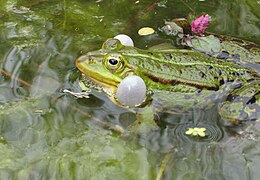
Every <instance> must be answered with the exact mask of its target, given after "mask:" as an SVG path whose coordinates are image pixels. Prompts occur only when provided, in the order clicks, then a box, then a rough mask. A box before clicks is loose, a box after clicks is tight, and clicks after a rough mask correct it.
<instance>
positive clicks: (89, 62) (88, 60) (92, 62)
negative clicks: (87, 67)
mask: <svg viewBox="0 0 260 180" xmlns="http://www.w3.org/2000/svg"><path fill="white" fill-rule="evenodd" d="M87 62H88V64H95V61H94V59H93V58H92V56H88V57H87Z"/></svg>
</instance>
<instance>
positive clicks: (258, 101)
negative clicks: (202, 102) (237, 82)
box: [219, 81, 260, 123]
mask: <svg viewBox="0 0 260 180" xmlns="http://www.w3.org/2000/svg"><path fill="white" fill-rule="evenodd" d="M219 113H220V115H221V117H222V118H223V119H224V120H228V121H230V122H233V123H238V122H240V121H253V120H254V121H260V85H259V81H256V82H252V83H250V84H249V85H247V86H245V87H242V88H240V89H237V90H235V91H233V92H232V93H231V94H230V95H229V96H228V97H227V100H226V101H225V102H223V103H221V104H220V105H219Z"/></svg>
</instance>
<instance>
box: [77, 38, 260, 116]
mask: <svg viewBox="0 0 260 180" xmlns="http://www.w3.org/2000/svg"><path fill="white" fill-rule="evenodd" d="M224 42H226V41H222V50H221V52H220V53H219V54H215V55H214V56H209V55H207V54H204V53H201V52H197V51H194V50H188V49H167V50H159V49H153V50H141V49H138V48H135V47H127V46H123V45H121V43H120V42H119V41H118V40H115V39H108V40H107V41H106V42H105V43H104V44H103V46H102V48H101V49H100V50H97V51H93V52H89V53H87V54H86V55H83V56H81V57H79V58H78V59H77V61H76V66H77V67H78V69H79V70H80V71H81V72H82V73H83V74H84V76H87V77H88V78H90V79H91V80H93V81H95V83H96V84H97V85H102V87H104V88H105V89H110V91H109V92H110V93H109V96H110V97H111V99H115V98H114V93H113V92H115V91H116V89H117V86H118V84H119V83H120V82H121V81H122V79H124V78H125V77H126V76H128V75H137V76H140V77H141V78H142V79H143V80H144V82H145V84H146V86H147V89H148V92H147V101H148V100H150V101H151V103H152V106H153V109H154V111H163V112H170V113H182V112H187V111H189V110H192V109H193V110H194V109H202V108H210V107H212V106H214V105H218V106H219V114H220V115H221V116H222V117H223V119H227V120H229V121H237V120H239V121H241V120H259V119H260V114H259V112H260V110H259V107H260V105H259V99H260V97H259V92H260V88H259V87H260V78H259V74H258V73H259V72H258V70H257V69H255V68H250V65H251V66H252V65H256V66H258V62H259V59H258V56H259V54H258V53H259V48H258V47H257V46H254V49H253V50H252V49H251V50H250V51H249V50H248V49H246V48H244V47H243V46H242V45H241V44H238V45H239V47H240V48H241V49H243V51H241V49H238V52H235V51H234V49H232V50H229V48H227V49H225V46H226V44H227V43H226V44H225V43H224ZM229 43H232V41H229ZM236 45H237V44H236ZM229 46H230V44H229ZM229 46H228V47H229ZM252 48H253V46H252ZM244 51H246V53H247V55H244ZM241 52H242V54H239V53H241ZM244 56H247V57H248V58H249V59H244V60H242V59H241V57H244ZM238 57H239V60H238ZM235 58H236V59H235ZM115 60H116V61H115ZM115 62H117V64H116V63H115ZM106 92H108V91H106ZM115 102H116V103H117V101H116V100H115Z"/></svg>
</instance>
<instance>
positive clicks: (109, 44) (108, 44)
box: [102, 39, 123, 51]
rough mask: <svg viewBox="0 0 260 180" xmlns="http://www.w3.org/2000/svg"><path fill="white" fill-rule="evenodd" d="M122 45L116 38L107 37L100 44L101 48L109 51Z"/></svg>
mask: <svg viewBox="0 0 260 180" xmlns="http://www.w3.org/2000/svg"><path fill="white" fill-rule="evenodd" d="M122 47H123V45H122V44H121V42H120V41H119V40H118V39H108V40H106V41H105V42H104V43H103V45H102V49H107V50H110V51H116V50H119V49H121V48H122Z"/></svg>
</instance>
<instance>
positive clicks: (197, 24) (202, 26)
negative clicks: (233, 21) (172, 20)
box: [191, 14, 211, 35]
mask: <svg viewBox="0 0 260 180" xmlns="http://www.w3.org/2000/svg"><path fill="white" fill-rule="evenodd" d="M210 21H211V17H210V16H209V15H208V14H206V15H202V16H200V17H198V18H197V19H195V20H194V21H193V22H192V24H191V30H192V32H194V33H195V34H197V35H202V34H203V33H204V31H205V30H206V29H207V27H208V25H209V23H210Z"/></svg>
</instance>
